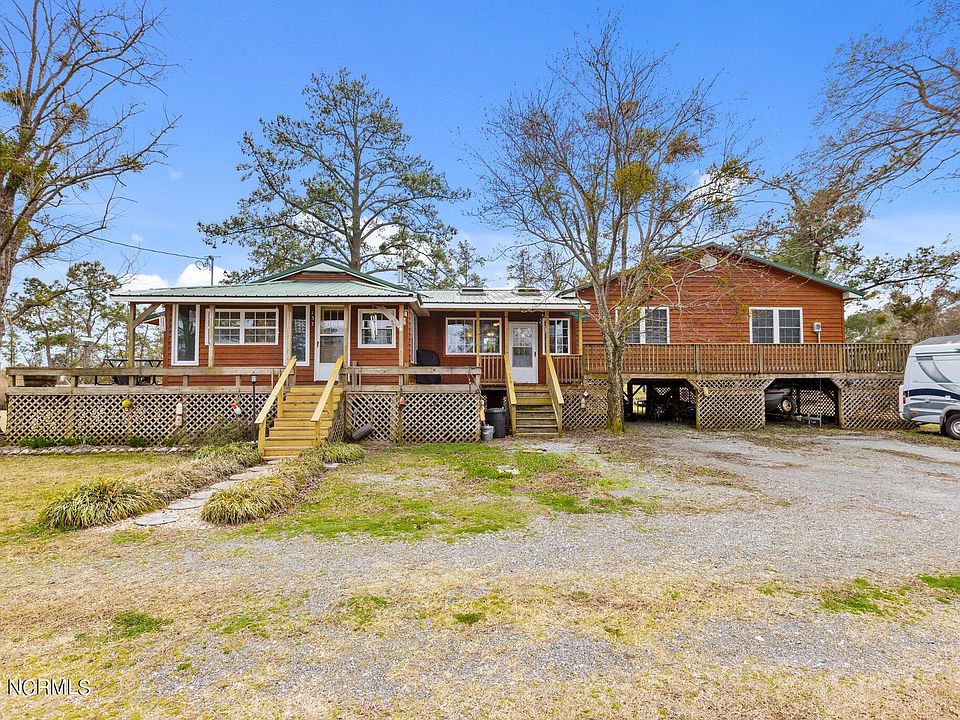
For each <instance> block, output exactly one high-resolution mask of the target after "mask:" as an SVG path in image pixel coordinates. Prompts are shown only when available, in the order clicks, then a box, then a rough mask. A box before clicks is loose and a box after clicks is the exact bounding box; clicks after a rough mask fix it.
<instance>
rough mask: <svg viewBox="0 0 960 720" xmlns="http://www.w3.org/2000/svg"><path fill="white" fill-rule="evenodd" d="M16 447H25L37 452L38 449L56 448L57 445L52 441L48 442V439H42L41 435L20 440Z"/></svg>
mask: <svg viewBox="0 0 960 720" xmlns="http://www.w3.org/2000/svg"><path fill="white" fill-rule="evenodd" d="M17 445H19V446H20V447H26V448H31V449H33V450H37V449H39V448H46V447H56V445H57V443H55V442H54V441H53V440H50V439H49V438H45V437H43V436H42V435H36V436H30V437H25V438H21V439H20V442H18V443H17Z"/></svg>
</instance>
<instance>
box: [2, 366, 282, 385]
mask: <svg viewBox="0 0 960 720" xmlns="http://www.w3.org/2000/svg"><path fill="white" fill-rule="evenodd" d="M282 370H283V368H280V367H199V366H196V365H183V366H179V367H169V368H161V367H133V368H131V367H122V368H120V367H109V366H101V367H19V366H18V367H8V368H7V369H6V375H7V377H8V378H9V379H10V381H11V382H10V386H12V387H30V386H33V387H45V386H46V387H52V386H54V385H55V384H56V383H57V381H58V380H60V379H61V378H65V379H66V381H67V382H68V383H69V384H70V385H71V386H72V387H79V386H81V385H83V384H85V383H86V384H89V385H108V386H109V385H120V386H123V385H139V384H140V383H141V382H144V381H148V382H149V383H150V384H151V385H154V384H156V385H159V384H161V383H162V384H163V385H164V386H166V387H168V388H171V387H172V388H176V387H177V386H180V387H184V388H186V387H191V386H190V381H191V379H196V380H201V379H202V380H208V381H209V379H210V378H223V379H224V381H225V384H227V383H229V384H230V385H236V386H237V387H239V386H240V385H241V384H247V383H249V380H250V376H251V375H258V376H260V377H262V378H264V379H269V381H270V383H271V384H273V382H274V378H275V377H276V376H277V374H278V373H279V372H281V371H282ZM167 378H174V382H172V383H171V382H164V381H165V380H166V379H167ZM131 381H132V382H131ZM205 384H209V383H205Z"/></svg>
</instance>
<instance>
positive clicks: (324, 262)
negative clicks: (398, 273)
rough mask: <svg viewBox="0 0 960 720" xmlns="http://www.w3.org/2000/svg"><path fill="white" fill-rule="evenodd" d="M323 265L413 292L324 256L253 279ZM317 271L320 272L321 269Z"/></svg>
mask: <svg viewBox="0 0 960 720" xmlns="http://www.w3.org/2000/svg"><path fill="white" fill-rule="evenodd" d="M323 265H328V266H331V267H333V268H334V269H335V270H338V271H339V272H344V273H348V274H350V275H353V276H354V277H357V278H360V279H361V280H367V281H369V282H372V283H377V284H378V285H383V286H385V287H389V288H393V289H394V290H406V291H407V292H413V291H412V290H410V288H406V287H404V286H403V285H396V284H394V283H392V282H388V281H387V280H384V279H383V278H378V277H376V276H375V275H370V274H368V273H365V272H360V271H359V270H354V269H353V268H352V267H350V266H349V265H344V264H343V263H341V262H337V261H336V260H333V259H331V258H325V257H322V258H314V259H313V260H309V261H307V262H305V263H303V264H302V265H297V266H296V267H292V268H287V269H286V270H281V271H280V272H277V273H273V274H272V275H267V276H266V277H262V278H260V279H259V280H255V281H254V282H257V283H265V282H270V283H272V282H273V281H274V280H281V279H283V278H285V277H287V276H288V275H293V274H294V273H298V272H303V271H309V270H310V269H312V268H316V267H317V266H323ZM319 272H322V270H321V271H319Z"/></svg>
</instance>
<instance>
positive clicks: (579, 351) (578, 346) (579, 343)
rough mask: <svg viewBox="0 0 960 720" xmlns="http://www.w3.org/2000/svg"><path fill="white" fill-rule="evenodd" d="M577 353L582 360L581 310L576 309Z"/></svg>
mask: <svg viewBox="0 0 960 720" xmlns="http://www.w3.org/2000/svg"><path fill="white" fill-rule="evenodd" d="M577 354H578V355H580V358H581V360H580V362H583V359H582V358H583V310H582V309H580V310H577Z"/></svg>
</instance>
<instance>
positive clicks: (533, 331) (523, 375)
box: [510, 323, 537, 383]
mask: <svg viewBox="0 0 960 720" xmlns="http://www.w3.org/2000/svg"><path fill="white" fill-rule="evenodd" d="M510 370H511V371H512V373H513V381H514V382H515V383H535V382H537V323H510Z"/></svg>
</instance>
